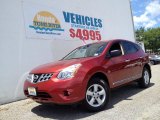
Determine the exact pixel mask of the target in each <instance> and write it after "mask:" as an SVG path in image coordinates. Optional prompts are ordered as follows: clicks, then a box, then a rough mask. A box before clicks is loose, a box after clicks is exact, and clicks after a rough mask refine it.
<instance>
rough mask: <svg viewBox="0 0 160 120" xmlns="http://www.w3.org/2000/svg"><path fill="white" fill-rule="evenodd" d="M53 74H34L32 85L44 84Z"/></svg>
mask: <svg viewBox="0 0 160 120" xmlns="http://www.w3.org/2000/svg"><path fill="white" fill-rule="evenodd" d="M52 75H53V73H48V74H33V78H32V81H31V82H32V83H37V82H44V81H47V80H49V79H50V78H51V77H52Z"/></svg>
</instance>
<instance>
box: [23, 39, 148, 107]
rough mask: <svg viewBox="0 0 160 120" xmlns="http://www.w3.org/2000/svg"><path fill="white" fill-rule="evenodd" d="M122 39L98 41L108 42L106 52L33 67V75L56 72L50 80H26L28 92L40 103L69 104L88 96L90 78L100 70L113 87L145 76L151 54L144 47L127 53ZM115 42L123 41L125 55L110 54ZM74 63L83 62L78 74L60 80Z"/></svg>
mask: <svg viewBox="0 0 160 120" xmlns="http://www.w3.org/2000/svg"><path fill="white" fill-rule="evenodd" d="M122 42H125V40H110V41H102V42H98V43H96V44H99V43H107V45H106V47H105V49H104V50H103V52H102V53H101V54H100V55H98V56H93V57H86V58H79V59H69V60H60V61H58V62H53V63H48V64H45V65H41V66H39V67H37V68H35V69H33V70H32V71H31V72H30V73H31V74H45V73H53V75H52V77H51V78H50V79H49V80H47V81H43V82H37V83H33V82H29V81H27V80H26V81H25V83H24V93H25V95H26V96H27V97H29V98H32V99H33V100H35V101H38V102H53V103H57V104H68V103H74V102H78V101H81V100H83V99H84V98H85V92H86V88H87V84H88V81H89V80H90V79H91V77H93V76H94V75H95V74H97V73H101V74H103V75H104V76H105V78H106V79H105V80H106V82H107V83H108V84H109V87H110V88H114V87H118V86H120V85H123V84H126V83H128V82H131V81H134V80H136V79H138V78H141V76H142V70H143V67H144V65H148V62H149V60H148V56H147V54H145V53H144V52H143V50H142V49H140V48H139V49H137V51H136V52H134V53H131V54H125V52H124V48H123V45H122ZM126 42H127V41H126ZM115 43H118V44H120V46H121V50H122V55H120V56H117V57H111V56H108V54H109V51H110V48H111V47H112V46H113V45H114V44H115ZM130 43H131V44H134V43H132V42H130ZM134 45H135V44H134ZM74 64H81V66H80V67H79V68H78V69H77V71H76V73H75V75H74V77H72V78H66V79H63V80H61V79H58V77H57V76H58V74H59V73H60V71H62V70H63V69H65V68H66V67H68V66H71V65H74ZM99 77H101V76H99ZM28 87H33V88H35V89H36V92H37V96H32V95H29V94H28Z"/></svg>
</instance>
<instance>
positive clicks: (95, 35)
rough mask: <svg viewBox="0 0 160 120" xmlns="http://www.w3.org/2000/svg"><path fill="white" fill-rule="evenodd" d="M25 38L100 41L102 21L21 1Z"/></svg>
mask: <svg viewBox="0 0 160 120" xmlns="http://www.w3.org/2000/svg"><path fill="white" fill-rule="evenodd" d="M23 12H24V23H25V31H26V37H27V38H31V39H32V38H35V39H58V40H94V41H100V40H101V39H102V36H101V30H102V28H103V23H102V19H99V18H96V17H91V16H86V15H81V14H80V13H74V12H66V11H65V10H63V9H62V10H60V9H57V8H55V7H50V6H45V5H42V4H37V3H31V2H29V1H23Z"/></svg>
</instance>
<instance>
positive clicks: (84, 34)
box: [69, 28, 101, 40]
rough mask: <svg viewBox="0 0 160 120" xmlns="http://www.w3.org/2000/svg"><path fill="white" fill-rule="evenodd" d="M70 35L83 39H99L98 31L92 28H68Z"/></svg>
mask: <svg viewBox="0 0 160 120" xmlns="http://www.w3.org/2000/svg"><path fill="white" fill-rule="evenodd" d="M69 32H70V36H71V37H72V38H75V37H76V38H79V39H81V40H82V39H84V40H89V39H91V40H101V34H100V31H94V30H86V29H83V30H82V29H77V30H75V29H73V28H71V29H70V30H69Z"/></svg>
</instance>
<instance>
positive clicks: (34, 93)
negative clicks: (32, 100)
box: [28, 87, 37, 96]
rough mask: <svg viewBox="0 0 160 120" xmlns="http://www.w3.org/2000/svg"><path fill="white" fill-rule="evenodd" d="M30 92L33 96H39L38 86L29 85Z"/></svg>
mask: <svg viewBox="0 0 160 120" xmlns="http://www.w3.org/2000/svg"><path fill="white" fill-rule="evenodd" d="M28 94H29V95H31V96H37V92H36V88H34V87H29V88H28Z"/></svg>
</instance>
